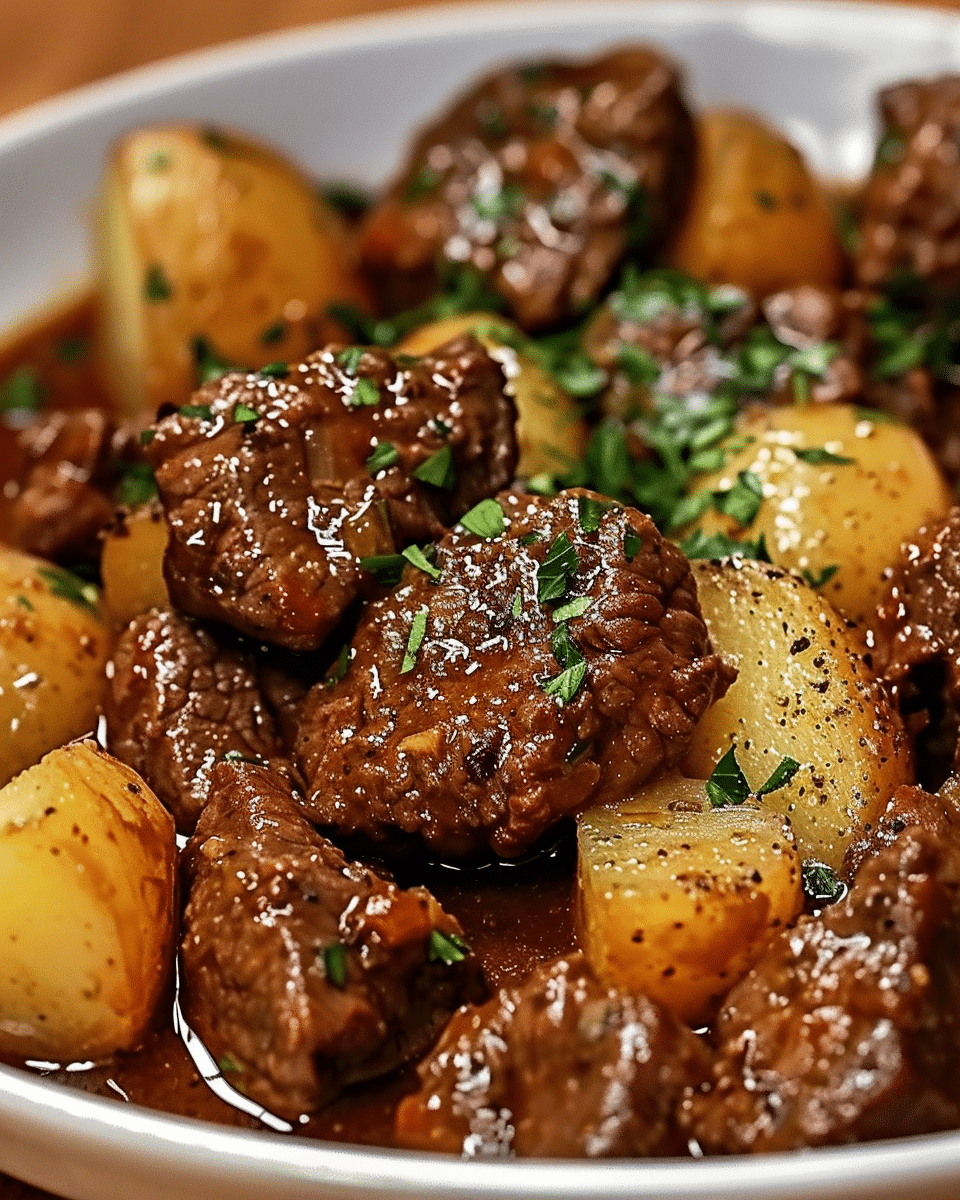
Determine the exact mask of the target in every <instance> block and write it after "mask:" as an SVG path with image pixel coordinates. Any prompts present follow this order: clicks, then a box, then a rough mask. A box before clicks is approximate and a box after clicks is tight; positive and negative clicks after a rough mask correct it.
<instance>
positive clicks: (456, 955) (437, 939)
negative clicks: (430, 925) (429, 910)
mask: <svg viewBox="0 0 960 1200" xmlns="http://www.w3.org/2000/svg"><path fill="white" fill-rule="evenodd" d="M427 953H428V957H429V959H430V962H443V963H446V964H447V966H450V967H452V966H453V964H454V963H458V962H463V960H464V959H465V958H466V957H467V955H468V954H469V953H470V947H469V946H468V945H467V943H466V942H465V941H464V940H463V938H462V937H460V935H459V934H456V933H441V932H440V930H439V929H434V930H432V931H431V933H430V943H429V949H428V952H427Z"/></svg>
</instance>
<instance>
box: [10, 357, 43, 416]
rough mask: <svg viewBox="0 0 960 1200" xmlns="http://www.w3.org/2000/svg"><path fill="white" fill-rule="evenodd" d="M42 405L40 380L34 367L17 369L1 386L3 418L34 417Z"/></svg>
mask: <svg viewBox="0 0 960 1200" xmlns="http://www.w3.org/2000/svg"><path fill="white" fill-rule="evenodd" d="M42 403H43V399H42V396H41V394H40V380H39V379H38V378H37V373H36V371H34V370H33V368H32V367H17V369H16V370H15V371H12V372H11V373H10V374H9V375H8V376H7V378H6V379H5V380H4V381H3V383H2V384H0V415H2V416H8V415H9V416H14V415H16V416H18V417H20V416H32V415H33V413H35V412H37V411H38V409H39V408H40V406H41V404H42Z"/></svg>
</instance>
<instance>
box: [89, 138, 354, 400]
mask: <svg viewBox="0 0 960 1200" xmlns="http://www.w3.org/2000/svg"><path fill="white" fill-rule="evenodd" d="M98 256H99V265H98V273H99V275H100V279H101V288H102V295H103V315H104V320H103V327H104V346H103V350H104V357H105V361H106V366H107V374H108V378H109V380H110V383H111V385H112V390H113V391H114V393H115V397H116V400H117V402H118V404H119V405H120V407H121V409H122V410H123V411H124V412H126V413H127V414H129V415H136V414H138V413H141V412H144V411H152V410H154V409H156V407H157V406H158V405H159V404H161V403H163V402H170V403H172V404H183V403H185V402H186V400H187V399H188V398H189V396H190V393H191V392H192V391H193V389H194V387H196V385H197V382H198V380H197V367H198V362H197V358H198V339H199V340H200V341H202V342H203V344H204V346H205V348H206V351H207V353H209V354H212V355H214V356H215V357H216V359H217V360H218V361H222V362H223V363H225V364H232V365H234V366H242V367H248V368H255V367H261V366H264V365H266V364H267V363H270V362H275V361H277V360H278V359H279V360H283V361H285V362H292V361H298V360H299V359H302V358H305V357H306V355H307V354H308V353H309V352H310V351H311V350H315V349H316V347H317V346H318V345H320V344H321V343H322V342H323V341H324V340H326V339H327V338H328V337H329V336H341V333H340V329H339V326H337V325H336V324H335V323H333V322H331V320H330V318H329V316H328V314H327V306H328V305H329V304H330V302H331V301H334V300H341V301H346V302H349V303H353V304H359V305H361V306H365V305H366V302H367V301H366V292H365V288H364V286H363V285H362V283H361V282H360V281H359V277H358V275H357V273H356V271H355V269H354V263H353V259H352V256H351V251H350V239H349V236H348V231H347V228H346V226H345V225H344V224H343V222H342V221H341V220H340V218H339V215H338V214H337V213H336V212H335V211H334V210H333V209H332V208H331V207H330V206H329V205H328V204H326V203H325V202H324V201H323V200H322V199H321V198H320V196H319V195H318V193H317V191H316V189H315V188H314V187H313V186H312V185H311V183H310V181H309V180H307V179H306V178H305V177H304V176H303V175H301V174H300V173H299V172H298V171H297V170H296V169H295V168H294V167H293V166H291V164H290V163H288V162H286V161H285V160H283V159H282V158H280V157H279V156H278V155H276V154H274V153H272V152H271V151H270V150H267V149H265V148H264V147H261V146H257V145H255V144H254V143H252V142H248V141H245V140H243V139H241V138H239V137H235V136H233V135H227V134H224V133H221V132H219V131H216V130H210V129H206V130H204V129H192V128H186V127H183V128H160V129H142V130H139V131H138V132H136V133H133V134H130V135H129V136H128V137H126V138H125V139H124V140H123V141H121V142H120V144H119V145H118V146H117V148H116V150H115V151H114V154H113V156H112V159H111V162H110V165H109V168H108V172H107V177H106V180H105V184H104V192H103V198H102V201H101V205H100V233H99V238H98ZM200 365H201V366H202V363H201V364H200Z"/></svg>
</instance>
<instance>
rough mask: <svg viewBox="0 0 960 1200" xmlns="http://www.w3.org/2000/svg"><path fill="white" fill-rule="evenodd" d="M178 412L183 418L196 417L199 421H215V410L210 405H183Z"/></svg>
mask: <svg viewBox="0 0 960 1200" xmlns="http://www.w3.org/2000/svg"><path fill="white" fill-rule="evenodd" d="M177 412H178V413H179V414H180V416H181V417H196V418H197V420H198V421H212V420H213V409H212V408H211V407H210V405H209V404H181V405H180V407H179V408H178V409H177Z"/></svg>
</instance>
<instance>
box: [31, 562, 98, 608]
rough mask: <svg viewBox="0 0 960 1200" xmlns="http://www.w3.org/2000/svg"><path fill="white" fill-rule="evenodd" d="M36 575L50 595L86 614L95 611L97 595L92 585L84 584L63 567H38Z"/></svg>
mask: <svg viewBox="0 0 960 1200" xmlns="http://www.w3.org/2000/svg"><path fill="white" fill-rule="evenodd" d="M37 574H38V575H39V576H40V578H41V579H43V580H45V581H46V584H47V586H48V587H49V589H50V593H51V595H54V596H59V597H60V599H61V600H69V602H70V603H71V604H75V605H76V606H77V608H85V609H86V610H87V611H88V612H96V611H97V604H98V601H99V595H98V593H97V589H96V588H95V587H94V585H93V584H92V583H87V582H85V581H84V580H83V579H81V578H80V576H79V575H74V573H73V572H72V571H68V570H66V568H64V567H40V568H39V569H38V571H37Z"/></svg>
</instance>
